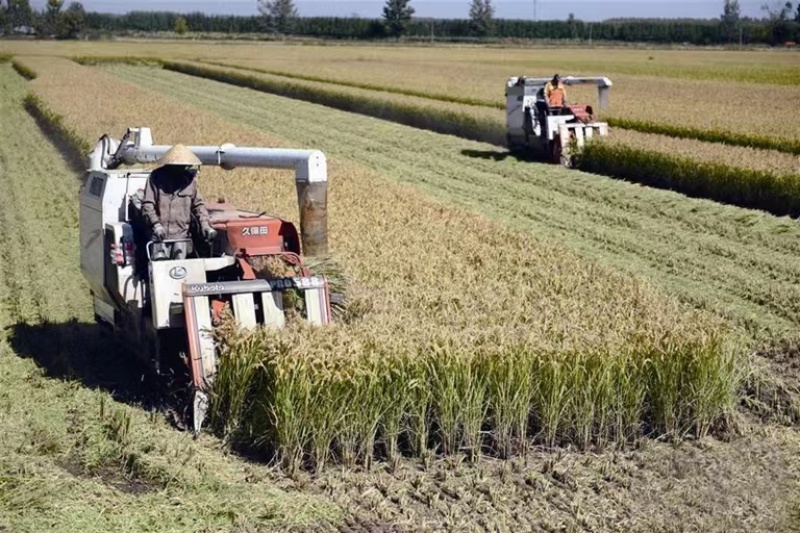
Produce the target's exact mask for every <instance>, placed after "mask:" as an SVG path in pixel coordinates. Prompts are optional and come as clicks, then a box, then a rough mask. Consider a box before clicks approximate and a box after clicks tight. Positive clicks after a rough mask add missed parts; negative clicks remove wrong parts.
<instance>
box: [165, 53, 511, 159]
mask: <svg viewBox="0 0 800 533" xmlns="http://www.w3.org/2000/svg"><path fill="white" fill-rule="evenodd" d="M163 66H164V68H165V69H167V70H171V71H174V72H179V73H182V74H188V75H190V76H197V77H201V78H206V79H211V80H215V81H220V82H222V83H228V84H231V85H237V86H239V87H246V88H249V89H255V90H257V91H262V92H267V93H271V94H276V95H279V96H285V97H288V98H293V99H297V100H303V101H307V102H313V103H315V104H320V105H324V106H327V107H333V108H336V109H341V110H342V111H348V112H351V113H359V114H362V115H368V116H372V117H376V118H380V119H384V120H390V121H392V122H397V123H400V124H405V125H406V126H411V127H414V128H420V129H425V130H430V131H434V132H437V133H444V134H448V135H457V136H459V137H462V138H466V139H471V140H476V141H481V142H490V143H494V144H503V143H504V142H505V138H506V132H505V128H504V127H503V125H502V124H499V123H495V122H490V121H486V120H482V119H477V118H475V117H473V116H471V115H469V114H467V113H460V112H456V111H450V110H445V109H437V108H435V107H426V108H424V109H420V108H419V107H418V106H416V105H413V104H408V103H403V102H392V101H390V100H386V99H384V98H381V97H379V96H375V97H366V98H365V97H363V96H358V95H353V94H348V93H346V92H342V91H337V90H336V89H322V88H318V87H308V86H307V85H303V84H301V83H294V82H291V81H282V80H270V79H265V78H262V77H258V76H252V75H248V74H244V73H241V74H240V73H237V72H231V71H222V70H219V69H217V68H211V67H203V66H199V65H193V64H189V63H183V62H177V61H164V62H163Z"/></svg>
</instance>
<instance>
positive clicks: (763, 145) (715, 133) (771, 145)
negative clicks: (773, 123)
mask: <svg viewBox="0 0 800 533" xmlns="http://www.w3.org/2000/svg"><path fill="white" fill-rule="evenodd" d="M198 62H199V63H205V64H208V65H216V66H221V67H229V68H235V69H238V70H245V71H250V72H258V73H261V74H269V75H271V76H280V77H284V78H290V79H295V80H303V81H314V82H319V83H327V84H331V85H340V86H342V87H352V88H357V89H366V90H370V91H379V92H385V93H391V94H401V95H405V96H416V97H418V98H426V99H428V100H436V101H439V102H447V103H451V104H465V105H474V106H480V107H490V108H492V109H505V103H504V102H495V101H491V100H484V99H481V98H469V97H462V96H453V95H448V94H437V93H429V92H425V91H415V90H411V89H399V88H396V87H387V86H383V85H376V84H371V83H359V82H349V81H342V80H337V79H334V78H325V77H322V76H308V75H302V74H295V73H292V72H286V71H279V70H270V69H261V68H256V67H243V66H239V65H228V64H225V63H222V62H219V61H198ZM607 122H608V123H609V125H610V126H615V127H619V128H624V129H626V130H633V131H639V132H642V133H655V134H659V135H666V136H668V137H677V138H679V139H695V140H698V141H705V142H715V143H723V144H727V145H731V146H746V147H750V148H759V149H763V150H776V151H778V152H785V153H789V154H795V155H800V141H795V140H791V139H780V138H777V137H765V136H761V135H749V134H745V133H736V132H729V131H721V130H702V129H698V128H689V127H684V126H674V125H670V124H658V123H656V122H649V121H644V120H636V119H628V118H608V119H607Z"/></svg>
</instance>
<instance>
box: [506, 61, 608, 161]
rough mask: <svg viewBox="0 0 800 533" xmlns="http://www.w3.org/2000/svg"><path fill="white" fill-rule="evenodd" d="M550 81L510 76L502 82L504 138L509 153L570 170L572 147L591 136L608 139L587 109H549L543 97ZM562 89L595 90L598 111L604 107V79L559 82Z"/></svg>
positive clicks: (570, 106) (604, 128)
mask: <svg viewBox="0 0 800 533" xmlns="http://www.w3.org/2000/svg"><path fill="white" fill-rule="evenodd" d="M549 81H550V78H526V77H524V76H513V77H511V78H509V79H508V80H507V81H506V90H505V92H506V135H507V140H508V148H509V149H510V150H511V151H528V152H533V153H535V154H537V155H539V156H542V157H545V158H547V159H550V160H551V161H552V162H554V163H556V164H561V165H564V166H567V167H569V166H572V161H573V156H574V155H575V154H574V153H573V152H572V147H573V146H574V147H577V148H578V149H580V148H582V147H583V146H584V144H585V143H586V141H587V140H589V139H592V138H593V137H594V136H595V135H597V136H606V135H608V124H607V123H605V122H599V121H597V120H595V115H594V108H593V107H592V106H591V105H581V104H569V103H568V102H565V105H564V106H560V107H552V106H550V104H549V103H548V101H547V98H546V96H545V86H546V85H547V83H548V82H549ZM561 83H563V84H564V85H565V86H566V87H570V86H576V85H595V86H597V91H598V97H599V108H600V109H604V108H605V107H606V106H607V105H608V92H609V89H610V88H611V80H609V79H608V78H604V77H600V78H576V77H572V76H568V77H566V78H562V79H561Z"/></svg>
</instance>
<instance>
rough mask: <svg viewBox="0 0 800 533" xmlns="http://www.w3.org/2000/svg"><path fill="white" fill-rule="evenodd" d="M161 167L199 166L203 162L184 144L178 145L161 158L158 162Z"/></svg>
mask: <svg viewBox="0 0 800 533" xmlns="http://www.w3.org/2000/svg"><path fill="white" fill-rule="evenodd" d="M158 164H159V165H160V166H164V165H181V166H199V165H202V164H203V162H202V161H200V158H198V157H197V156H196V155H194V153H192V151H191V150H189V149H188V148H187V147H186V146H184V145H182V144H176V145H175V146H173V147H172V148H170V149H169V151H168V152H167V153H166V154H164V155H163V156H161V159H159V160H158Z"/></svg>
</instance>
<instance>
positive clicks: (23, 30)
mask: <svg viewBox="0 0 800 533" xmlns="http://www.w3.org/2000/svg"><path fill="white" fill-rule="evenodd" d="M11 33H12V34H14V35H35V34H36V30H34V29H33V28H31V27H30V26H15V27H14V28H11Z"/></svg>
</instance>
